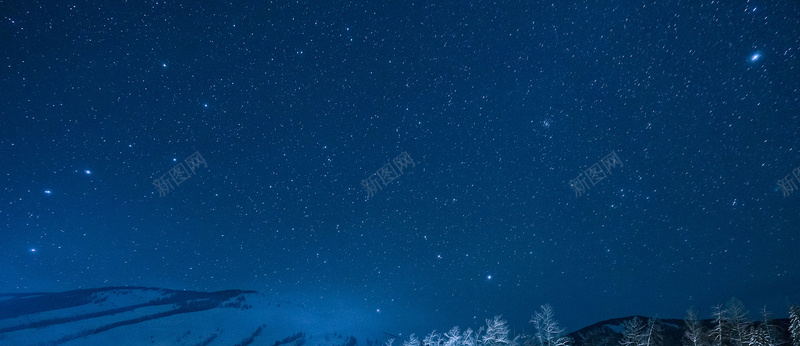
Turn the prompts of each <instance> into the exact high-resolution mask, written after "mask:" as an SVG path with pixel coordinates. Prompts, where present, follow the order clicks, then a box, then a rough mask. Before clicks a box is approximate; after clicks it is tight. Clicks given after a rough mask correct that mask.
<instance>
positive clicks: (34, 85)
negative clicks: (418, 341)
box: [0, 0, 800, 335]
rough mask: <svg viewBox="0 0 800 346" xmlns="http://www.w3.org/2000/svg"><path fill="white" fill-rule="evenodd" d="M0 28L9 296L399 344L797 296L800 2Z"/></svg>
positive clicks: (48, 18)
mask: <svg viewBox="0 0 800 346" xmlns="http://www.w3.org/2000/svg"><path fill="white" fill-rule="evenodd" d="M199 3H202V4H199ZM0 17H2V18H1V19H2V26H0V53H1V54H0V58H2V64H1V66H0V188H1V189H0V191H1V195H0V263H2V266H0V292H31V291H65V290H72V289H79V288H90V287H104V286H125V285H129V286H155V287H164V288H172V289H189V290H222V289H234V288H235V289H253V290H258V291H262V292H265V293H267V294H270V295H274V296H276V297H282V298H285V299H289V300H292V301H296V302H300V303H302V304H305V305H307V306H309V307H311V308H313V309H317V310H318V311H320V312H323V313H325V314H328V315H329V316H344V315H347V316H351V315H352V316H358V317H359V318H362V319H365V320H370V321H373V322H375V323H380V324H382V327H381V328H383V329H382V330H381V331H384V330H385V331H389V332H393V333H400V332H403V333H407V332H410V331H417V332H424V331H430V330H432V329H438V330H443V329H448V328H449V327H451V326H454V325H460V326H462V327H468V326H471V327H476V326H477V325H478V324H480V323H482V321H483V320H484V319H486V318H491V317H492V316H494V315H498V314H503V316H504V318H505V319H507V320H509V323H510V324H511V325H512V326H513V327H515V328H522V327H524V326H525V325H526V324H527V321H528V320H529V319H530V316H531V314H532V313H533V312H535V311H536V310H538V307H539V306H540V305H542V304H545V303H549V304H551V305H552V306H553V308H554V310H555V313H556V318H557V319H558V320H559V321H561V324H562V325H563V326H565V327H566V328H567V329H568V331H572V330H576V329H578V328H581V327H584V326H587V325H589V324H592V323H594V322H597V321H600V320H604V319H609V318H615V317H623V316H629V315H634V314H639V315H647V316H656V315H657V316H659V317H662V318H681V317H683V316H684V312H685V311H686V309H688V308H690V307H692V306H694V307H695V308H697V309H698V310H699V311H700V312H701V317H708V316H709V315H710V312H711V308H712V306H714V305H717V304H720V303H724V302H725V301H727V300H728V299H729V298H731V297H736V298H738V299H740V300H741V301H742V302H744V304H745V305H746V306H747V307H748V308H749V310H750V311H752V312H753V313H751V317H754V318H757V317H758V316H757V311H759V310H760V308H761V307H762V306H764V305H767V307H768V308H769V309H770V310H772V311H773V312H774V313H776V314H777V315H779V316H786V314H787V313H786V311H787V304H788V303H798V302H800V290H798V287H800V258H799V257H798V255H797V252H798V250H800V189H798V188H797V187H798V186H800V170H797V171H796V172H797V173H798V176H797V177H795V176H794V175H793V170H795V169H796V168H798V167H800V136H798V127H800V91H799V90H800V51H799V50H800V4H798V3H797V2H796V1H789V0H785V1H739V0H734V1H677V0H672V1H648V2H645V3H641V2H636V1H628V2H625V1H611V2H608V1H584V0H579V1H577V2H554V3H553V2H539V1H519V2H515V1H494V2H489V1H458V2H455V1H453V2H433V1H421V2H411V1H395V0H389V1H353V2H344V1H272V2H267V1H253V2H251V3H244V2H242V3H237V2H233V3H211V2H210V1H199V2H198V1H185V2H172V1H167V2H162V1H157V2H154V1H130V2H128V3H119V2H105V1H100V2H85V1H77V2H62V1H58V2H56V1H44V2H39V3H36V2H34V1H3V2H2V3H0ZM193 155H194V156H193ZM197 155H199V156H197ZM613 158H618V160H613ZM595 164H597V165H595ZM784 178H786V179H785V180H783V179H784ZM576 179H577V180H576ZM779 180H782V181H783V183H784V188H781V186H780V185H779V184H778V183H777V182H778V181H779ZM154 181H159V182H161V183H162V185H160V186H161V190H159V187H157V185H158V184H154ZM571 181H572V182H573V184H572V185H571V183H570V182H571ZM575 181H577V182H578V183H575ZM793 186H794V187H793ZM164 187H166V189H165V188H164ZM368 188H372V189H374V190H372V191H370V190H369V189H368ZM517 330H519V329H517ZM404 335H405V334H404Z"/></svg>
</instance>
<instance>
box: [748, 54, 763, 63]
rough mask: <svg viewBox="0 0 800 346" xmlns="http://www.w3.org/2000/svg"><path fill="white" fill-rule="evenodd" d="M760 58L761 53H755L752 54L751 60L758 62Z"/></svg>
mask: <svg viewBox="0 0 800 346" xmlns="http://www.w3.org/2000/svg"><path fill="white" fill-rule="evenodd" d="M758 59H761V53H755V54H753V55H751V56H750V62H756V61H757V60H758Z"/></svg>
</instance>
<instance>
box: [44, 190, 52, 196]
mask: <svg viewBox="0 0 800 346" xmlns="http://www.w3.org/2000/svg"><path fill="white" fill-rule="evenodd" d="M44 193H45V194H48V195H49V194H51V193H53V191H50V190H44Z"/></svg>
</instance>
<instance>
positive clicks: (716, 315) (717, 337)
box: [709, 305, 730, 346]
mask: <svg viewBox="0 0 800 346" xmlns="http://www.w3.org/2000/svg"><path fill="white" fill-rule="evenodd" d="M711 316H712V317H713V319H714V322H713V323H714V327H713V328H711V332H710V333H709V335H710V336H711V345H713V346H722V345H727V342H728V332H729V330H730V327H729V323H728V320H727V315H726V313H725V309H723V308H722V306H720V305H717V306H715V307H714V309H713V311H712V312H711Z"/></svg>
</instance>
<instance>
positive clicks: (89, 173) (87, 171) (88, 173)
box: [83, 169, 92, 175]
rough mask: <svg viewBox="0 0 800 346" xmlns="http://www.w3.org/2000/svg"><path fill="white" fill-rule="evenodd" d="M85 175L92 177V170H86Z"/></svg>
mask: <svg viewBox="0 0 800 346" xmlns="http://www.w3.org/2000/svg"><path fill="white" fill-rule="evenodd" d="M83 173H86V174H87V175H91V174H92V171H90V170H88V169H86V170H84V171H83Z"/></svg>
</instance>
